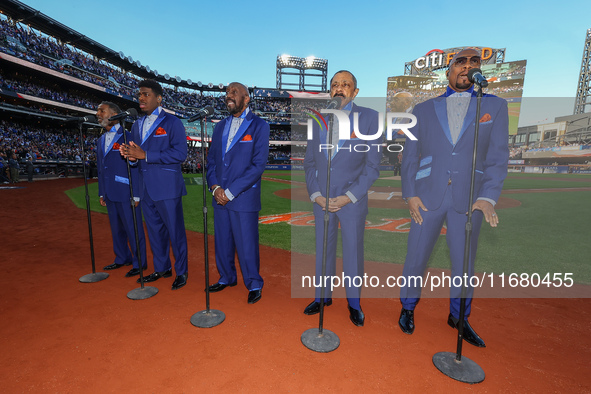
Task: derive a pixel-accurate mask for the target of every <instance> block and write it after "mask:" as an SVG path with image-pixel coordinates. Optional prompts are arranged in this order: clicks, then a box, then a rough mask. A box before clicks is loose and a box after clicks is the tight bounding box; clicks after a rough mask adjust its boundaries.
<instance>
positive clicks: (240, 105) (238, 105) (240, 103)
mask: <svg viewBox="0 0 591 394" xmlns="http://www.w3.org/2000/svg"><path fill="white" fill-rule="evenodd" d="M229 102H233V103H234V108H232V109H230V107H229V106H228V102H226V108H227V109H228V112H230V114H232V115H236V114H241V113H242V111H244V97H242V98H240V99H238V100H235V101H234V100H229Z"/></svg>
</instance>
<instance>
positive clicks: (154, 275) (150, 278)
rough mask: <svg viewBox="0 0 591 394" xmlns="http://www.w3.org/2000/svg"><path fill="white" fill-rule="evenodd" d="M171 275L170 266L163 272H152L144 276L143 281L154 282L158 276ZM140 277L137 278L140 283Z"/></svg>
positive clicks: (167, 276) (168, 276) (166, 276)
mask: <svg viewBox="0 0 591 394" xmlns="http://www.w3.org/2000/svg"><path fill="white" fill-rule="evenodd" d="M171 276H172V268H171V269H169V270H166V271H164V272H152V273H151V274H150V275H148V276H144V282H146V283H149V282H155V281H157V280H158V279H160V278H170V277H171ZM140 279H141V278H138V280H137V283H140V282H141V281H140Z"/></svg>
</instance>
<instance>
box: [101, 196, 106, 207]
mask: <svg viewBox="0 0 591 394" xmlns="http://www.w3.org/2000/svg"><path fill="white" fill-rule="evenodd" d="M99 202H100V203H101V205H102V206H103V207H106V206H107V203H106V202H105V200H104V199H103V198H102V197H101V198H100V199H99Z"/></svg>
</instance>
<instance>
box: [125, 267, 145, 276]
mask: <svg viewBox="0 0 591 394" xmlns="http://www.w3.org/2000/svg"><path fill="white" fill-rule="evenodd" d="M146 269H148V267H146V268H144V270H146ZM139 274H140V269H139V268H132V269H130V270H129V271H128V272H127V273H126V274H125V277H126V278H131V277H132V276H137V275H139Z"/></svg>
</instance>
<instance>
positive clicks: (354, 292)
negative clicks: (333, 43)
mask: <svg viewBox="0 0 591 394" xmlns="http://www.w3.org/2000/svg"><path fill="white" fill-rule="evenodd" d="M357 93H359V89H358V88H357V79H356V78H355V76H354V75H353V74H352V73H351V72H349V71H345V70H343V71H339V72H337V73H336V74H335V75H334V76H333V77H332V79H331V81H330V96H331V97H340V98H341V105H340V108H339V110H340V111H341V114H342V116H344V119H341V120H339V117H338V116H334V115H332V116H329V119H328V121H329V123H328V124H329V125H330V126H329V127H328V129H329V130H328V131H327V130H326V127H322V129H320V128H319V127H317V125H314V129H313V138H312V139H311V140H308V145H307V148H306V156H305V158H304V170H305V173H306V186H307V188H308V194H309V195H310V199H311V200H312V202H313V203H314V222H315V231H316V278H317V281H316V283H317V284H320V282H319V280H320V276H321V275H322V255H323V240H324V209H325V204H326V198H327V197H328V198H329V207H328V210H329V212H330V213H329V223H328V226H329V229H328V242H327V257H326V276H327V277H329V278H330V277H332V276H334V275H335V271H336V246H337V235H338V228H339V224H340V226H341V233H342V240H343V272H344V275H345V276H346V277H349V278H351V279H350V281H348V283H345V285H346V286H345V289H346V294H347V301H348V308H349V317H350V319H351V321H352V322H353V324H355V325H356V326H363V324H364V322H365V315H364V314H363V311H362V310H361V304H360V301H359V298H360V296H361V287H360V286H355V283H354V278H359V279H361V278H362V277H363V275H364V272H363V267H364V261H363V236H364V232H365V217H366V216H367V213H368V205H367V192H368V190H369V188H370V186H371V185H372V184H373V183H374V181H375V180H376V179H377V178H378V176H379V164H380V159H381V157H382V153H381V151H380V150H379V148H378V147H377V146H376V145H378V144H379V143H381V142H382V136H381V135H379V136H375V137H374V138H373V139H372V140H363V139H360V138H359V137H358V136H357V134H355V133H353V126H354V118H355V114H358V124H359V130H356V133H361V134H364V135H374V134H376V133H377V130H378V120H379V118H378V116H379V115H378V113H377V112H376V111H374V110H372V109H369V108H364V107H360V106H357V105H355V104H354V103H353V99H354V98H355V96H357ZM331 117H332V118H333V119H330V118H331ZM347 119H348V121H349V122H348V123H349V126H348V127H347V125H346V123H347V122H346V120H347ZM341 122H343V123H344V124H343V125H341V124H340V123H341ZM339 126H341V127H343V128H346V133H345V134H347V136H348V137H349V138H342V136H341V137H340V138H339V129H340V127H339ZM329 132H332V133H333V139H332V141H333V144H332V145H333V146H332V147H328V140H329V139H328V133H329ZM337 139H338V140H337ZM367 147H369V149H367ZM329 154H330V155H331V160H332V161H331V178H330V193H329V196H326V182H327V166H328V155H329ZM328 283H329V284H330V283H331V282H330V280H329V281H328ZM320 291H321V289H320V287H317V288H316V299H315V300H314V301H312V302H311V303H310V304H309V305H308V306H307V307H306V308H305V309H304V313H305V314H307V315H314V314H316V313H318V312H319V311H320ZM325 294H326V296H325V298H324V300H323V302H324V304H325V305H326V306H329V305H331V304H332V298H331V291H330V287H328V288H327V289H326V291H325Z"/></svg>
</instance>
